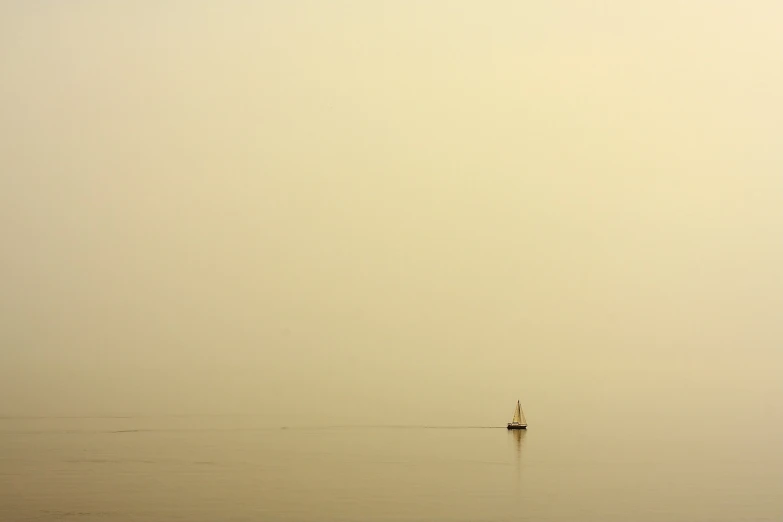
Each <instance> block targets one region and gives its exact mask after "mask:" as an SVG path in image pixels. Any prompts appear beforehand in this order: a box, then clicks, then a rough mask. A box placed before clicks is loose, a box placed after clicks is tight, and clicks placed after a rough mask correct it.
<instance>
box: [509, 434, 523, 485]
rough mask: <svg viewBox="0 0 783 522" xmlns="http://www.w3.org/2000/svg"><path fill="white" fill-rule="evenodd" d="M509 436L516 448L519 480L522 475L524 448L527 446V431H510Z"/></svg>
mask: <svg viewBox="0 0 783 522" xmlns="http://www.w3.org/2000/svg"><path fill="white" fill-rule="evenodd" d="M508 436H509V438H510V440H511V445H512V446H514V451H515V452H516V461H517V463H516V466H517V478H519V477H520V475H521V474H522V448H523V447H524V446H525V437H527V430H509V431H508Z"/></svg>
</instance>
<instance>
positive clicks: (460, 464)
mask: <svg viewBox="0 0 783 522" xmlns="http://www.w3.org/2000/svg"><path fill="white" fill-rule="evenodd" d="M621 426H622V424H621V423H617V424H616V425H614V426H613V429H612V430H608V429H605V428H602V427H601V426H598V425H589V423H585V424H581V425H575V426H569V427H567V428H566V427H565V426H563V425H562V424H556V423H542V424H538V425H536V424H535V423H532V424H531V428H530V429H529V430H528V431H527V432H509V431H507V430H506V429H504V428H486V427H484V428H481V427H475V428H470V427H463V428H435V427H429V428H428V427H421V426H418V427H417V426H408V427H371V426H366V427H309V428H308V427H294V426H292V427H289V428H286V429H282V428H281V427H270V426H265V425H264V422H263V419H262V418H260V417H258V418H256V417H149V418H119V419H116V418H115V419H4V420H0V520H2V521H3V522H5V521H9V522H11V521H25V520H36V521H47V520H84V521H93V520H94V521H108V522H112V521H116V522H131V521H147V520H154V521H166V520H187V521H205V522H206V521H216V520H221V521H223V520H225V521H276V520H280V521H310V520H313V521H316V520H317V521H409V520H417V521H424V520H433V521H478V520H486V521H511V520H521V521H526V520H529V521H546V520H551V521H618V522H619V521H623V522H625V521H632V520H633V521H640V522H644V521H650V522H652V521H656V522H657V521H688V522H698V521H705V522H707V521H709V522H720V521H726V522H737V521H742V520H748V521H750V520H753V521H762V520H769V521H780V520H781V519H783V451H781V445H780V443H779V433H776V432H775V431H774V430H769V429H768V428H769V426H767V425H758V426H755V427H754V426H750V427H746V428H745V429H744V430H743V429H741V428H739V427H736V426H734V427H732V426H721V425H716V426H714V427H712V428H708V427H706V426H705V427H701V426H699V427H697V426H695V425H686V426H680V427H677V426H672V427H668V428H667V427H663V426H654V425H650V426H649V427H647V428H645V427H641V426H627V427H626V428H625V429H622V428H621ZM762 428H764V429H762Z"/></svg>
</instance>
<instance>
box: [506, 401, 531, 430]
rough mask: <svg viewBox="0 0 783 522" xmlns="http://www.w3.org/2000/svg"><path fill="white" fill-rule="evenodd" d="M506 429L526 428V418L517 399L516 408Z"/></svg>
mask: <svg viewBox="0 0 783 522" xmlns="http://www.w3.org/2000/svg"><path fill="white" fill-rule="evenodd" d="M508 429H510V430H526V429H527V420H525V414H524V413H522V405H521V404H519V401H517V409H515V410H514V418H513V419H511V422H509V423H508Z"/></svg>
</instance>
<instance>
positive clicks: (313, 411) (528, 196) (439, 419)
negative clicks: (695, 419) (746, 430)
mask: <svg viewBox="0 0 783 522" xmlns="http://www.w3.org/2000/svg"><path fill="white" fill-rule="evenodd" d="M781 20H783V4H781V3H779V2H773V1H758V2H752V3H741V2H734V1H690V2H674V1H661V2H629V1H627V0H607V1H605V2H592V1H591V2H587V1H577V0H570V1H559V2H558V1H549V2H511V1H508V2H501V1H496V2H464V1H450V2H445V1H444V2H434V1H432V2H412V1H410V2H406V1H394V2H374V1H361V2H359V1H356V2H274V3H273V2H238V1H233V2H194V1H162V2H136V1H133V2H131V1H127V2H110V3H106V2H99V1H97V0H96V1H74V2H21V1H20V2H4V3H3V4H2V6H0V70H2V81H0V240H1V241H2V252H3V254H2V256H0V270H2V272H0V273H1V274H2V279H0V283H2V284H1V285H0V289H1V290H2V292H0V397H3V400H2V401H1V402H0V415H2V414H7V415H28V414H29V415H51V414H55V415H79V414H136V413H139V414H168V413H259V414H262V415H264V416H265V417H266V418H268V419H269V422H270V423H284V424H285V423H287V424H294V423H296V422H297V421H300V420H301V419H302V415H304V414H305V413H304V412H308V413H307V414H306V415H307V416H308V418H312V419H313V420H314V421H317V422H358V423H366V422H370V423H372V422H391V423H408V422H429V423H454V424H486V423H497V422H501V423H502V422H504V421H505V420H506V417H508V416H510V415H511V412H512V409H513V405H514V402H515V401H516V399H517V398H518V397H519V398H522V400H523V406H526V411H527V412H528V417H529V419H530V420H531V422H534V419H535V418H536V416H538V418H539V419H540V418H546V417H548V418H551V419H560V418H568V417H569V416H570V415H578V413H575V412H576V411H585V410H589V411H591V412H600V411H623V412H625V413H627V414H628V415H631V416H633V415H640V414H642V413H644V414H646V413H648V412H651V411H652V412H657V413H658V414H669V415H674V414H673V413H666V412H667V411H668V409H670V408H671V405H672V404H681V405H684V406H685V407H684V409H683V411H688V412H689V413H688V415H693V414H694V413H693V412H702V413H703V414H704V415H720V414H723V412H725V410H726V408H730V409H731V410H732V411H733V412H734V413H733V414H734V415H740V416H742V415H746V416H750V415H756V414H758V416H759V417H764V418H769V417H770V416H772V417H775V418H778V419H780V418H781V409H780V406H779V403H780V398H781V396H782V395H781V394H782V393H783V388H782V387H781V384H780V383H779V381H780V374H781V370H783V352H782V351H781V346H783V321H782V320H781V319H782V318H783V268H781V267H783V32H781V31H780V23H781ZM313 403H316V404H317V405H318V406H317V407H315V408H314V407H313V406H311V404H313ZM597 414H600V413H597ZM683 415H685V414H683Z"/></svg>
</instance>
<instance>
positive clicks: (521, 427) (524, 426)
mask: <svg viewBox="0 0 783 522" xmlns="http://www.w3.org/2000/svg"><path fill="white" fill-rule="evenodd" d="M507 428H508V429H510V430H526V429H527V424H509V425H508V426H507Z"/></svg>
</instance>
